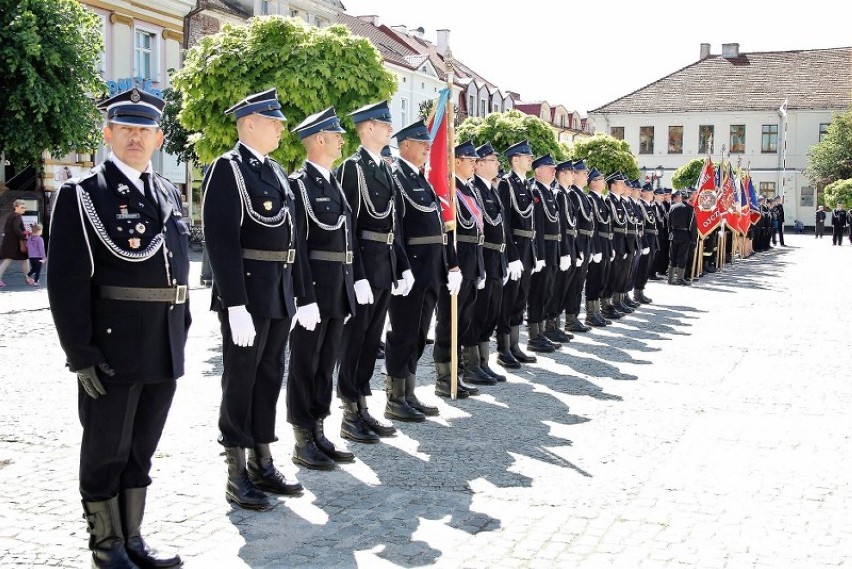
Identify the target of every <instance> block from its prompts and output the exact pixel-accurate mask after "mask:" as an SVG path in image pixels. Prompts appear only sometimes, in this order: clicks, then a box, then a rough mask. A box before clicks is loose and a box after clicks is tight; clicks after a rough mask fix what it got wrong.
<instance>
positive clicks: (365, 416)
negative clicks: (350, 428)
mask: <svg viewBox="0 0 852 569" xmlns="http://www.w3.org/2000/svg"><path fill="white" fill-rule="evenodd" d="M358 414H359V415H361V420H362V421H364V423H366V424H367V426H368V427H370V430H371V431H373V432H374V433H376V434H377V435H379V436H380V437H393V436H395V435H396V429H395V428H394V426H393V425H389V424H387V423H383V422H381V421H379V420H378V419H376V418H375V417H373V416H372V415H370V410H369V409H367V398H366V397H364V396H363V395H362V396H361V397H359V398H358Z"/></svg>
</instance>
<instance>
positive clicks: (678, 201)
mask: <svg viewBox="0 0 852 569" xmlns="http://www.w3.org/2000/svg"><path fill="white" fill-rule="evenodd" d="M672 200H673V202H674V203H673V204H672V207H671V209H670V210H669V253H670V255H671V265H670V266H669V273H668V276H669V284H670V285H688V284H689V283H688V282H686V281H685V280H684V279H683V277H684V272H685V271H686V263H687V259H688V258H689V248H690V247H691V246H692V243H693V242H694V241H695V240H696V239H697V238H698V228H697V227H696V225H695V211H694V210H693V209H692V206H690V205H689V204H688V203H686V202H685V201H683V196H682V195H681V193H680V192H674V193H673V194H672Z"/></svg>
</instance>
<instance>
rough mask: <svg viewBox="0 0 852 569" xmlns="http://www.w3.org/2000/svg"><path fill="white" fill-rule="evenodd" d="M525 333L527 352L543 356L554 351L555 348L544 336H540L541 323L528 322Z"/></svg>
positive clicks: (560, 345)
mask: <svg viewBox="0 0 852 569" xmlns="http://www.w3.org/2000/svg"><path fill="white" fill-rule="evenodd" d="M527 332H528V336H527V349H528V350H529V351H531V352H539V353H545V354H549V353H550V352H553V351H556V346H555V345H554V344H551V343H550V342H548V341H547V340H546V339H545V338H544V336H542V335H541V323H539V322H530V323H529V326H527ZM559 347H560V348H561V347H562V344H559Z"/></svg>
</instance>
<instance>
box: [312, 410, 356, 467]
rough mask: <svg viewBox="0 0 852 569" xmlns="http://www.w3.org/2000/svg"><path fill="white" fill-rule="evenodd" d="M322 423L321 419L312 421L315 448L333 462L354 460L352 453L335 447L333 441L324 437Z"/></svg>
mask: <svg viewBox="0 0 852 569" xmlns="http://www.w3.org/2000/svg"><path fill="white" fill-rule="evenodd" d="M322 423H323V419H318V420H317V422H316V423H314V444H316V445H317V448H318V449H320V450H321V451H322V452H323V453H324V454H325V455H326V456H327V457H328V458H330V459H331V460H333V461H334V462H354V461H355V455H354V454H352V453H351V452H349V451H348V450H341V449H339V448H335V446H334V443H332V442H331V441H330V440H328V439H327V438H325V432H324V430H323V424H322Z"/></svg>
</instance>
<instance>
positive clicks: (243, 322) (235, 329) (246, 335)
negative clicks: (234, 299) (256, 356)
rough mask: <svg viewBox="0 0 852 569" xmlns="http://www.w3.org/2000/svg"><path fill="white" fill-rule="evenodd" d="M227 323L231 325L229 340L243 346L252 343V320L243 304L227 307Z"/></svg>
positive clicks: (253, 330)
mask: <svg viewBox="0 0 852 569" xmlns="http://www.w3.org/2000/svg"><path fill="white" fill-rule="evenodd" d="M228 324H229V325H230V326H231V340H232V341H233V342H234V344H235V345H237V346H240V347H241V348H245V347H247V346H251V345H252V344H254V336H255V333H256V332H255V329H254V322H253V321H252V319H251V314H249V313H248V310H246V307H245V305H240V306H229V307H228Z"/></svg>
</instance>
